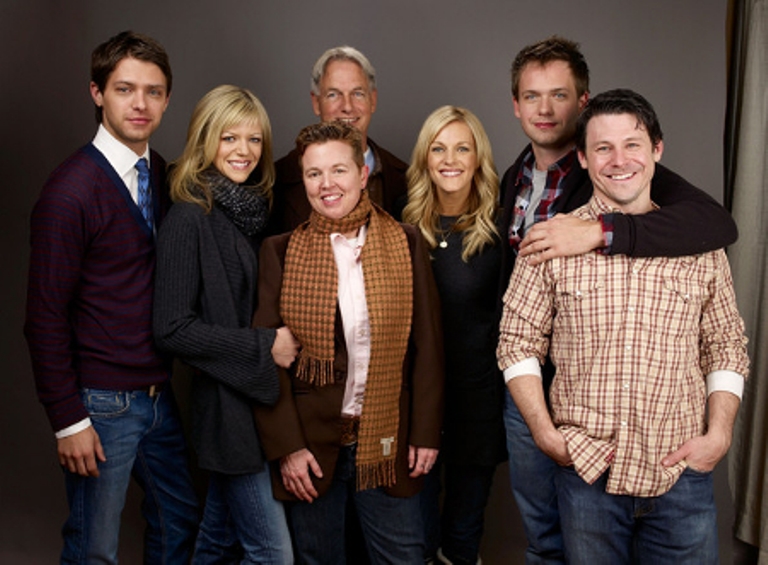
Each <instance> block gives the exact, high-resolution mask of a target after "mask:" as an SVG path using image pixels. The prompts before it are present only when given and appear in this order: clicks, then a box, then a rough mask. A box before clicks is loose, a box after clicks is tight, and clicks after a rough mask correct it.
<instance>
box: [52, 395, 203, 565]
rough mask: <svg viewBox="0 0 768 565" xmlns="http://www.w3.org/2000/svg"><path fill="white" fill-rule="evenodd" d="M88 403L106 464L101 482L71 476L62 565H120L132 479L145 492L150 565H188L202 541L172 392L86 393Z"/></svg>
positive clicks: (146, 549) (68, 476) (101, 469)
mask: <svg viewBox="0 0 768 565" xmlns="http://www.w3.org/2000/svg"><path fill="white" fill-rule="evenodd" d="M81 394H82V398H83V402H84V404H85V407H86V409H87V410H88V412H89V414H90V417H91V422H92V423H93V427H94V430H95V431H96V433H98V434H99V439H100V440H101V445H102V447H103V448H104V454H105V456H106V458H107V460H106V461H105V462H104V463H99V476H98V477H82V476H80V475H77V474H73V473H70V472H69V471H65V479H66V486H67V498H68V499H69V512H70V513H69V518H68V519H67V522H66V523H65V524H64V528H63V530H62V534H63V536H64V549H63V551H62V554H61V562H62V563H117V546H118V538H119V533H120V513H121V512H122V510H123V505H124V503H125V495H126V491H127V489H128V483H129V482H130V479H131V476H133V478H134V479H136V482H137V483H138V484H139V486H140V487H141V488H142V489H143V491H144V501H143V503H142V514H143V515H144V519H145V520H146V521H147V529H146V532H145V535H144V562H145V563H151V564H175V563H179V564H182V563H187V562H188V561H189V556H190V554H191V552H192V546H193V543H194V539H195V534H196V533H197V522H198V507H197V498H196V496H195V492H194V490H193V488H192V481H191V479H190V475H189V468H188V467H187V451H186V447H185V444H184V436H183V434H182V430H181V423H180V421H179V417H178V412H177V409H176V404H175V402H174V399H173V395H172V393H171V391H170V389H167V391H163V392H161V393H159V394H158V395H156V396H155V397H153V398H151V397H150V396H149V395H148V394H147V393H146V392H116V391H110V390H94V389H83V390H82V391H81Z"/></svg>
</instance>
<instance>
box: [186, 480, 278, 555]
mask: <svg viewBox="0 0 768 565" xmlns="http://www.w3.org/2000/svg"><path fill="white" fill-rule="evenodd" d="M233 545H236V546H239V548H241V549H242V560H239V559H238V560H237V561H236V562H238V563H243V564H245V563H253V564H265V565H266V564H274V565H290V564H291V563H293V550H292V549H291V537H290V534H289V533H288V525H287V523H286V520H285V511H284V509H283V503H282V502H280V501H278V500H275V498H274V497H273V496H272V484H271V480H270V476H269V467H266V468H265V469H264V470H263V471H261V472H259V473H247V474H243V475H224V474H221V473H212V474H211V480H210V482H209V485H208V497H207V498H206V501H205V511H204V512H203V521H202V523H201V524H200V532H199V533H198V535H197V543H196V545H195V556H194V558H193V559H192V563H194V564H196V565H204V564H210V563H222V562H229V561H228V560H229V559H231V555H232V546H233Z"/></svg>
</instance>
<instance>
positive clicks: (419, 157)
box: [403, 106, 499, 261]
mask: <svg viewBox="0 0 768 565" xmlns="http://www.w3.org/2000/svg"><path fill="white" fill-rule="evenodd" d="M453 122H462V123H464V124H466V125H467V127H469V129H470V131H471V132H472V136H473V137H474V139H475V148H476V150H477V163H478V166H477V170H476V171H475V174H474V175H473V178H472V187H471V189H470V193H469V197H468V202H467V211H466V212H464V213H463V214H462V215H461V216H460V217H459V219H458V220H457V221H456V224H455V225H454V230H455V231H460V232H463V243H462V252H461V258H462V259H463V260H464V261H468V260H469V258H470V257H472V256H473V255H475V254H477V253H479V252H480V251H482V249H483V247H485V246H486V245H492V244H493V242H494V240H495V238H496V237H497V236H498V230H497V229H496V223H495V218H496V212H497V210H498V198H499V176H498V175H497V174H496V167H495V166H494V164H493V154H492V152H491V142H490V141H489V140H488V135H487V134H486V133H485V129H484V128H483V124H481V123H480V120H479V119H477V116H475V115H474V114H473V113H472V112H470V111H469V110H467V109H465V108H459V107H457V106H441V107H440V108H438V109H437V110H435V111H434V112H432V113H431V114H430V115H429V116H428V117H427V119H426V120H425V121H424V125H423V126H422V127H421V131H420V132H419V137H418V139H417V140H416V145H415V146H414V148H413V155H412V156H411V166H410V167H408V172H407V173H406V178H407V179H408V204H407V205H406V207H405V209H404V210H403V220H404V221H406V222H408V223H411V224H415V225H416V226H417V227H418V228H419V229H420V230H421V233H422V234H423V235H424V239H426V240H427V243H428V244H429V245H430V247H431V248H435V247H436V246H437V234H438V233H441V231H442V230H441V228H440V212H439V210H438V200H437V187H436V186H435V185H434V183H433V182H432V179H431V178H430V176H429V167H428V165H427V160H428V157H429V147H430V145H431V144H432V142H433V141H434V140H435V138H436V137H437V136H438V135H439V134H440V132H441V131H442V130H443V128H444V127H445V126H447V125H448V124H451V123H453Z"/></svg>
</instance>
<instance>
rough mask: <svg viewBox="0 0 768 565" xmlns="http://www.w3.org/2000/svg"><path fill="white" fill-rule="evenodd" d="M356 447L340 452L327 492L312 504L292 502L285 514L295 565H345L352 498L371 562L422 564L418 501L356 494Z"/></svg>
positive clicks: (381, 492)
mask: <svg viewBox="0 0 768 565" xmlns="http://www.w3.org/2000/svg"><path fill="white" fill-rule="evenodd" d="M356 450H357V446H356V445H352V446H346V447H342V448H341V450H340V452H339V459H338V461H337V463H336V472H335V473H334V476H333V483H332V485H331V488H330V489H329V490H328V492H326V493H325V494H323V495H322V496H320V497H319V498H317V499H316V500H315V501H313V502H312V503H311V504H310V503H307V502H295V503H292V504H291V506H290V510H289V514H290V520H291V528H292V532H293V541H294V547H295V551H296V562H297V563H301V564H312V565H319V564H327V565H344V564H345V563H346V556H345V539H344V538H345V536H344V531H345V530H344V520H345V512H344V508H345V506H346V502H347V498H348V497H352V499H353V502H354V504H355V509H356V510H357V515H358V517H359V519H360V527H361V529H362V531H363V537H364V538H365V546H366V549H367V550H368V555H369V557H370V560H371V563H373V564H374V565H378V564H379V563H390V564H394V563H397V564H398V565H409V564H413V565H416V564H421V563H423V562H424V530H423V526H422V521H421V514H420V512H419V497H418V496H411V497H408V498H398V497H394V496H390V495H388V494H387V493H386V492H384V490H383V489H380V488H377V489H369V490H362V491H357V490H355V456H356Z"/></svg>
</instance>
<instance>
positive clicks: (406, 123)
mask: <svg viewBox="0 0 768 565" xmlns="http://www.w3.org/2000/svg"><path fill="white" fill-rule="evenodd" d="M725 28H726V2H722V1H719V0H677V1H675V2H668V1H665V0H646V1H644V2H632V3H629V2H616V1H615V0H583V1H581V2H564V1H557V0H538V1H531V0H517V1H512V0H488V1H483V0H476V1H474V2H468V1H466V0H465V1H458V0H408V1H405V0H392V1H389V2H371V1H368V2H350V1H349V0H346V1H339V0H325V1H323V2H317V1H315V2H312V1H306V0H283V1H282V2H277V1H272V2H267V1H265V0H262V1H258V0H250V1H248V0H218V1H217V2H202V1H196V0H187V1H180V0H165V1H162V0H154V1H147V0H135V1H134V2H131V3H117V2H104V1H103V0H102V1H97V0H70V1H66V2H65V1H56V0H2V3H1V4H0V45H2V49H0V62H1V63H0V69H1V70H2V76H3V80H2V88H0V102H1V103H0V116H2V120H1V121H0V123H2V131H3V135H2V141H0V143H1V144H2V147H1V149H0V165H1V166H0V170H2V171H5V173H7V174H6V175H5V177H4V181H3V183H2V184H3V186H4V189H5V204H4V205H3V206H2V207H0V221H2V224H0V225H2V228H1V229H2V238H3V241H2V243H3V245H2V247H1V249H2V251H0V252H1V253H2V286H1V287H0V305H1V306H0V308H1V309H0V319H1V320H2V321H3V323H2V325H0V354H1V355H2V357H0V359H1V360H2V370H3V377H2V378H0V403H2V411H1V413H2V428H1V429H0V434H1V435H0V438H2V444H1V445H2V448H1V449H2V451H1V455H0V562H2V563H30V564H32V563H52V562H55V561H56V559H57V554H58V551H59V546H60V539H59V530H60V527H61V524H62V522H63V520H64V518H65V516H66V505H65V500H64V489H63V481H62V476H61V471H60V470H59V468H58V464H57V459H56V455H55V443H54V440H53V437H52V434H51V431H50V429H49V427H48V423H47V420H46V418H45V416H44V413H43V410H42V408H41V407H40V406H39V404H38V403H37V400H36V397H35V392H34V387H33V381H32V375H31V371H30V365H29V360H28V356H27V351H26V344H25V343H24V339H23V336H22V333H21V327H22V323H23V308H24V297H25V284H26V266H27V259H28V243H27V241H28V219H29V213H30V210H31V207H32V205H33V203H34V201H35V199H36V197H37V194H38V192H39V190H40V187H41V186H42V184H43V182H44V181H45V178H46V177H47V175H48V174H49V173H50V171H51V170H52V169H53V168H54V167H55V166H56V165H57V164H58V163H59V162H60V161H62V160H63V159H64V158H65V157H66V156H67V155H68V154H70V153H71V152H72V151H73V150H74V149H75V148H77V147H79V146H80V145H82V144H84V143H86V142H88V141H89V140H90V139H91V137H92V136H93V133H94V131H95V125H94V122H93V117H92V116H93V111H92V103H91V100H90V97H89V94H88V80H89V61H90V52H91V50H92V49H93V47H94V46H95V45H97V44H98V43H100V42H102V41H104V40H105V39H107V38H108V37H110V36H111V35H114V34H115V33H117V32H119V31H122V30H124V29H135V30H137V31H142V32H144V33H147V34H149V35H152V36H154V37H156V38H157V39H159V40H160V41H161V42H162V43H163V44H164V45H165V47H166V49H167V50H168V52H169V54H170V56H171V62H172V65H173V70H174V75H175V82H174V89H173V93H172V98H171V105H170V107H169V109H168V111H167V113H166V114H165V118H164V120H163V125H162V126H161V128H160V130H159V132H158V133H157V134H156V136H155V137H154V139H153V143H152V145H153V147H155V148H156V149H159V150H160V151H161V152H162V153H163V154H164V155H165V156H166V157H167V158H168V159H172V158H175V157H176V156H177V155H178V154H179V152H180V150H181V147H182V144H183V139H184V134H185V130H186V124H187V120H188V118H189V115H190V113H191V110H192V107H193V106H194V104H195V102H196V101H197V100H198V98H199V97H200V96H201V95H202V94H204V93H205V92H206V91H208V90H209V89H210V88H212V87H214V86H216V85H218V84H221V83H233V84H237V85H240V86H244V87H247V88H250V89H252V90H253V91H254V92H255V93H256V94H257V96H259V97H260V98H261V100H262V102H263V103H264V104H265V106H266V108H267V110H268V112H269V114H270V118H271V120H272V127H273V130H274V137H275V156H276V157H279V156H281V155H283V154H284V153H286V152H287V151H288V149H289V148H290V147H291V144H292V141H293V138H294V136H295V134H296V133H297V132H298V130H299V129H300V128H301V127H302V126H304V125H306V124H307V123H310V122H312V121H314V120H315V117H314V114H313V113H312V110H311V105H310V100H309V95H308V93H309V74H310V69H311V67H312V64H313V63H314V61H315V59H316V58H317V57H318V56H319V55H320V53H322V51H324V50H325V49H326V48H328V47H331V46H334V45H338V44H344V43H348V44H350V45H353V46H355V47H358V48H359V49H361V50H362V51H363V52H364V53H365V54H366V55H367V56H368V57H369V58H370V60H371V61H372V63H373V64H374V66H375V67H376V70H377V75H378V82H379V105H378V110H377V112H376V114H375V115H374V118H373V122H372V127H371V131H370V133H371V136H372V137H373V138H375V139H376V140H377V141H378V142H379V143H380V144H382V145H383V146H384V147H386V148H388V149H390V150H392V151H393V152H394V153H396V154H397V155H399V156H400V157H401V158H403V159H404V160H408V159H409V157H410V152H411V148H412V145H413V143H414V141H415V138H416V134H417V132H418V130H419V128H420V126H421V123H422V121H423V120H424V118H425V117H426V116H427V114H429V112H431V111H432V110H433V109H434V108H436V107H437V106H439V105H442V104H448V103H450V104H457V105H462V106H466V107H468V108H470V109H471V110H473V111H474V112H475V113H476V114H477V115H478V116H479V117H480V119H481V120H482V121H483V123H484V124H485V127H486V128H487V130H488V133H489V135H490V138H491V142H492V143H493V148H494V152H495V157H496V163H497V167H498V169H499V172H500V173H501V172H503V171H504V170H505V169H506V168H507V167H508V166H509V165H510V164H511V162H512V161H513V159H514V157H515V156H516V155H517V153H518V152H519V151H520V149H521V148H522V146H523V144H524V142H525V139H524V137H523V135H522V133H521V131H520V128H519V125H518V123H517V120H516V119H515V118H514V115H513V112H512V103H511V95H510V86H509V66H510V63H511V60H512V58H513V57H514V55H515V53H516V52H517V51H518V50H519V49H520V48H521V47H523V46H524V45H526V44H528V43H530V42H532V41H535V40H538V39H542V38H544V37H546V36H549V35H551V34H553V33H558V34H561V35H565V36H567V37H570V38H572V39H575V40H577V41H579V42H581V45H582V49H583V51H584V54H585V55H586V57H587V59H588V61H589V63H590V67H591V70H592V92H593V93H598V92H601V91H603V90H606V89H608V88H613V87H629V88H634V89H636V90H638V91H640V92H641V93H643V94H644V95H646V96H647V97H648V99H649V100H650V101H651V102H652V103H654V105H655V106H656V109H657V111H658V113H659V116H660V118H661V122H662V125H663V127H664V131H665V140H666V145H665V152H664V159H663V161H664V163H665V164H667V165H668V166H670V167H672V168H673V169H675V170H677V171H678V172H680V173H681V174H683V175H684V176H686V177H687V178H688V179H689V180H691V181H692V182H694V183H695V184H697V185H698V186H700V187H702V188H704V189H706V190H707V191H708V192H710V193H711V194H713V195H714V196H716V197H717V198H720V197H721V192H722V149H721V146H722V124H723V116H724V107H725ZM5 173H4V174H5ZM745 303H746V302H745ZM505 473H506V467H503V468H500V471H499V474H498V475H497V479H496V484H495V486H494V496H493V500H492V502H491V506H490V508H489V510H488V524H487V534H486V538H485V544H484V548H483V558H484V562H485V563H487V564H488V565H493V564H495V563H521V562H522V557H521V555H522V547H523V539H524V538H523V533H522V530H521V527H520V523H519V520H518V517H517V511H516V509H515V507H514V503H513V502H512V500H511V495H510V494H509V488H508V484H507V477H506V474H505ZM722 473H723V470H722V468H721V469H719V472H718V477H717V480H718V504H719V508H720V520H721V527H720V530H721V534H722V535H721V538H722V539H723V541H724V546H723V552H725V551H727V550H729V545H730V541H729V538H728V536H729V533H730V524H731V521H732V510H731V507H730V499H729V495H728V493H727V489H726V487H725V482H724V480H723V476H722ZM137 507H138V497H137V496H136V492H132V493H131V496H130V498H129V504H128V509H127V515H126V518H125V521H124V524H125V525H124V530H125V531H124V539H123V543H122V550H121V558H122V561H123V562H124V563H137V562H140V557H139V555H140V547H141V527H142V526H141V520H140V519H139V518H138V511H137Z"/></svg>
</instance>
